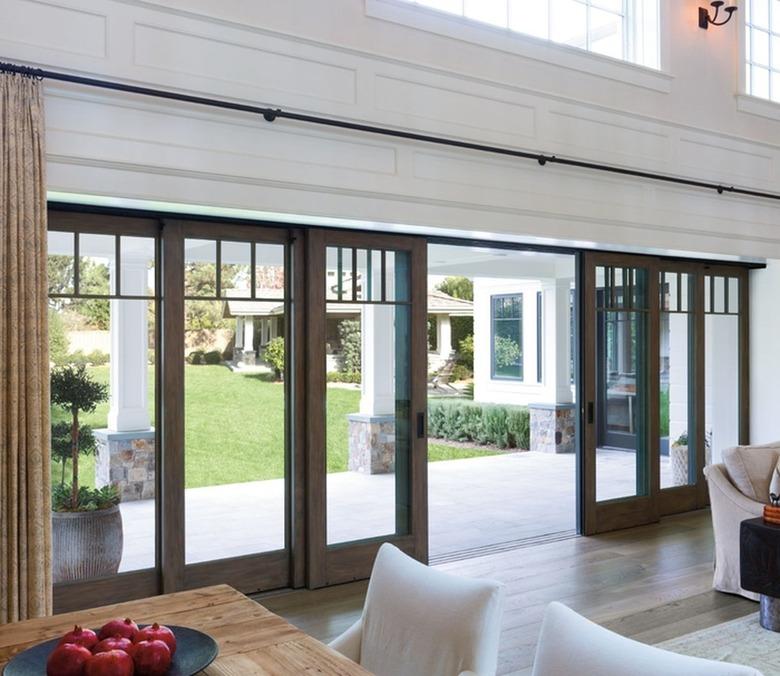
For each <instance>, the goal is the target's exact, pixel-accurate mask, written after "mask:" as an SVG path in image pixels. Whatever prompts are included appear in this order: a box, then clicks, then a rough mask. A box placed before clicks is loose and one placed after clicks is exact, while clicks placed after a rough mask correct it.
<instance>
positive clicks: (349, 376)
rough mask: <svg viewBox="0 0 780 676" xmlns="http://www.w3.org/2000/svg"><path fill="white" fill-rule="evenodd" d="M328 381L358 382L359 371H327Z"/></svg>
mask: <svg viewBox="0 0 780 676" xmlns="http://www.w3.org/2000/svg"><path fill="white" fill-rule="evenodd" d="M327 379H328V382H329V383H355V384H357V385H359V384H360V373H342V372H341V371H328V375H327Z"/></svg>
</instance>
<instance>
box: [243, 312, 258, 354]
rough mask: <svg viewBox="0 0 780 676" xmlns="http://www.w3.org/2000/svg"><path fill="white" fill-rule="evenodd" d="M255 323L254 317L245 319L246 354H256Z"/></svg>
mask: <svg viewBox="0 0 780 676" xmlns="http://www.w3.org/2000/svg"><path fill="white" fill-rule="evenodd" d="M254 344H255V321H254V317H245V318H244V352H254Z"/></svg>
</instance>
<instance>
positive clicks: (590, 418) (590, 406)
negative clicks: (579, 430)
mask: <svg viewBox="0 0 780 676" xmlns="http://www.w3.org/2000/svg"><path fill="white" fill-rule="evenodd" d="M587 418H588V425H592V424H593V402H592V401H589V402H588V413H587Z"/></svg>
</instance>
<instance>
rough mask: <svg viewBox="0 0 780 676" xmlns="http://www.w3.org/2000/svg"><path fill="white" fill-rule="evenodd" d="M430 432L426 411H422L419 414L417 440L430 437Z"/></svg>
mask: <svg viewBox="0 0 780 676" xmlns="http://www.w3.org/2000/svg"><path fill="white" fill-rule="evenodd" d="M427 432H428V430H427V429H426V425H425V411H421V412H420V413H418V414H417V438H418V439H425V437H427V436H428V434H427Z"/></svg>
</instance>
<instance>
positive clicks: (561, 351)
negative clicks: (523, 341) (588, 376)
mask: <svg viewBox="0 0 780 676" xmlns="http://www.w3.org/2000/svg"><path fill="white" fill-rule="evenodd" d="M571 281H572V280H571V279H569V278H564V279H555V280H549V281H545V282H544V283H543V284H542V345H541V346H538V345H537V349H539V347H541V350H542V380H543V382H544V391H545V399H546V401H545V402H543V403H546V404H570V403H572V389H571V372H570V359H571V327H570V318H569V312H570V310H569V304H570V298H571ZM526 326H527V327H528V328H527V329H526V330H534V332H535V329H534V328H533V326H534V325H533V324H530V323H528V324H526ZM524 328H525V327H524Z"/></svg>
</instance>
